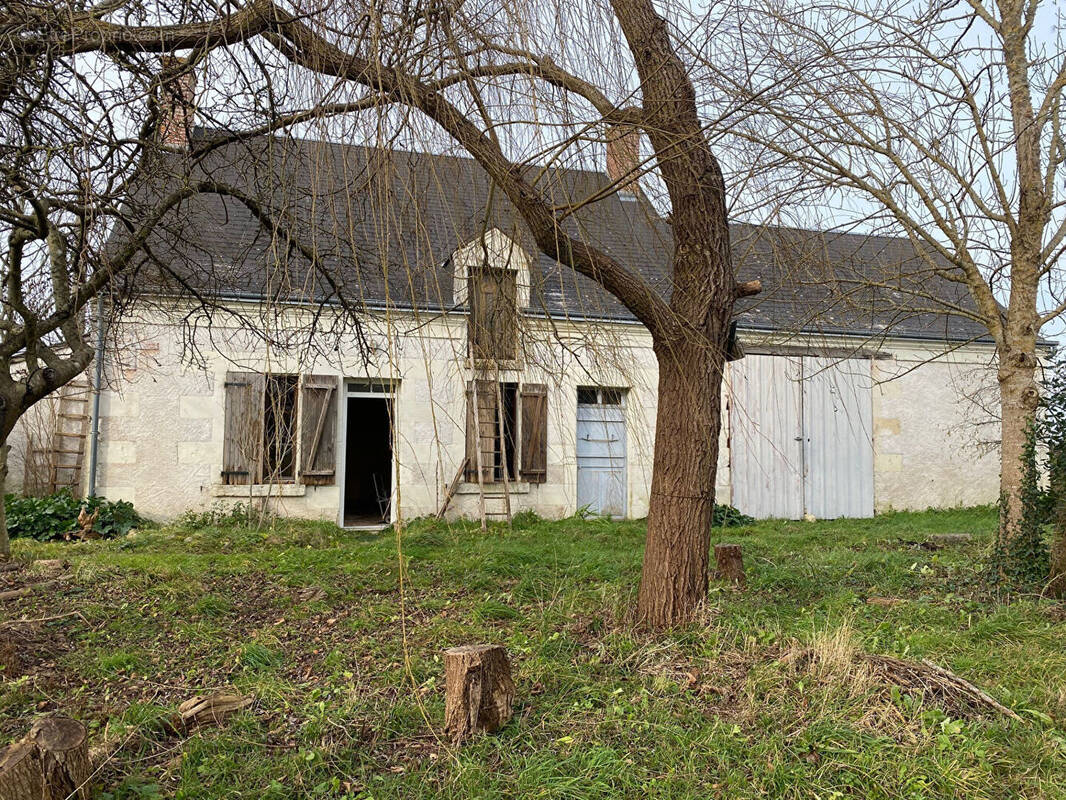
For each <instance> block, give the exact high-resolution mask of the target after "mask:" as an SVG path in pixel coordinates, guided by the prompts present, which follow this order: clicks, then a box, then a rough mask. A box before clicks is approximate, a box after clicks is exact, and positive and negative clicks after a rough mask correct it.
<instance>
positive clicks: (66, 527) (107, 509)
mask: <svg viewBox="0 0 1066 800" xmlns="http://www.w3.org/2000/svg"><path fill="white" fill-rule="evenodd" d="M82 507H85V508H87V509H88V511H89V513H92V512H94V511H97V510H99V512H100V516H99V517H97V520H96V522H95V523H94V524H93V530H94V531H96V532H97V533H98V534H100V536H102V537H104V538H105V539H110V538H113V537H115V536H124V535H126V534H127V533H128V532H129V531H130V529H131V528H134V527H138V526H142V525H144V524H145V523H146V522H147V520H145V519H144V518H143V517H142V516H141V515H140V514H138V513H137V512H136V510H134V508H133V503H130V502H127V501H126V500H115V501H111V500H107V499H105V498H103V497H89V498H86V499H85V500H79V499H77V498H76V497H74V496H73V495H72V494H71V493H70V492H57V493H56V494H52V495H48V496H47V497H22V496H20V495H15V494H9V495H6V496H5V497H4V508H5V511H6V512H7V532H8V535H9V536H11V537H12V538H14V537H17V536H23V537H29V538H31V539H38V540H40V541H42V542H44V541H49V540H54V539H62V538H64V537H65V536H66V535H67V534H68V533H70V532H71V531H72V530H74V529H75V528H77V526H78V512H79V511H81V509H82Z"/></svg>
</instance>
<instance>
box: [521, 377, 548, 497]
mask: <svg viewBox="0 0 1066 800" xmlns="http://www.w3.org/2000/svg"><path fill="white" fill-rule="evenodd" d="M520 394H521V404H522V453H521V456H522V462H521V463H522V466H521V469H520V470H519V473H520V476H521V478H522V480H525V481H529V482H530V483H544V482H545V481H546V480H547V479H548V387H547V386H545V385H544V384H543V383H526V384H523V385H522V389H521V392H520Z"/></svg>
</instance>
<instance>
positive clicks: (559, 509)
mask: <svg viewBox="0 0 1066 800" xmlns="http://www.w3.org/2000/svg"><path fill="white" fill-rule="evenodd" d="M309 314H310V312H305V311H299V310H297V311H289V312H285V313H284V314H280V315H277V316H276V319H275V321H274V323H272V324H276V325H277V327H278V330H279V331H280V330H305V329H306V325H307V324H308V322H309V319H310V317H309ZM182 318H183V314H182V313H180V311H179V310H175V313H174V314H173V315H172V317H171V318H169V319H168V318H166V317H165V316H161V315H160V313H159V311H158V309H156V310H153V312H152V316H151V319H130V320H128V321H127V322H125V323H123V326H122V330H121V331H120V335H119V336H118V337H117V338H118V339H119V340H121V341H124V342H127V343H128V344H126V345H124V346H122V347H121V348H120V352H121V358H116V357H114V356H111V357H109V358H108V359H107V376H108V377H107V387H108V388H106V389H105V392H104V394H103V396H102V398H101V420H100V422H101V425H100V427H101V436H100V444H99V448H100V449H99V473H98V480H97V487H98V493H99V494H102V495H104V496H106V497H109V498H112V499H127V500H131V501H132V502H134V503H135V504H136V506H137V507H138V508H139V509H140V510H141V511H142V512H143V513H145V514H147V515H149V516H152V517H156V518H159V519H169V518H173V517H175V516H177V515H179V514H181V513H183V512H185V511H187V510H197V509H203V508H206V507H209V506H211V505H212V504H213V503H217V502H223V503H229V502H235V501H236V500H237V499H247V498H248V496H249V494H251V495H253V496H254V497H253V499H254V501H255V502H256V503H263V502H265V503H268V504H269V505H270V506H271V507H272V508H274V509H276V510H277V511H279V512H281V513H284V514H288V515H293V516H300V517H312V518H322V519H328V520H339V515H340V507H341V485H340V481H339V480H338V484H337V485H334V486H319V487H314V486H308V487H304V486H286V487H277V486H274V487H253V488H252V489H249V488H248V487H221V486H220V485H219V484H220V470H221V461H222V442H223V433H224V430H223V424H224V387H223V383H224V379H225V374H226V372H227V371H228V370H253V371H272V372H279V373H283V372H295V373H304V374H308V373H315V374H334V375H338V376H341V377H344V378H347V379H352V380H365V379H367V378H388V379H392V380H394V381H396V385H397V387H398V388H397V395H396V400H395V421H394V422H395V454H394V456H395V458H394V475H395V478H394V481H393V484H394V489H395V492H396V495H395V498H394V509H395V513H397V514H399V515H400V516H402V517H403V518H405V519H410V518H413V517H417V516H422V515H427V514H433V513H435V512H436V510H437V509H438V507H439V505H440V503H441V500H442V497H443V494H444V491H445V487H446V486H447V485H448V483H449V482H450V481H451V480H452V478H453V476H454V475H455V471H456V469H457V467H458V465H459V463H460V462H461V460H462V459H463V456H464V454H465V430H464V429H465V422H466V416H465V415H466V406H465V404H466V398H465V387H466V382H467V381H468V380H469V379H470V377H471V376H470V370H469V367H468V364H467V360H466V358H465V349H466V317H465V315H463V314H451V315H436V316H430V317H427V316H426V315H416V314H409V313H393V314H390V315H381V316H378V317H374V318H371V319H367V320H365V322H364V324H365V326H366V333H367V341H369V343H370V345H371V348H372V352H371V353H369V354H368V355H369V361H370V363H369V366H365V365H364V360H363V353H362V351H361V350H360V349H359V347H358V346H357V342H356V340H355V338H354V337H352V336H350V335H342V336H335V337H332V338H331V335H330V334H325V333H323V334H322V335H321V336H319V337H317V338H316V339H315V344H316V346H315V347H314V348H313V349H308V348H306V347H304V348H300V347H298V346H293V345H292V343H289V346H287V347H285V348H284V349H280V350H279V349H276V348H274V347H272V346H269V345H268V344H267V343H266V341H265V339H264V337H263V336H261V335H253V334H251V333H249V332H248V331H247V330H245V329H242V328H239V327H237V326H232V327H228V326H227V325H226V324H225V323H224V322H222V321H220V320H216V321H214V322H213V323H212V325H211V326H205V325H200V326H198V327H197V328H196V330H195V332H192V333H190V332H189V330H188V329H187V328H186V327H185V326H183V324H182V323H181V320H182ZM319 326H320V329H321V330H322V331H327V330H330V327H331V326H330V325H328V324H326V322H325V321H322V320H320V321H319ZM521 335H522V339H523V346H522V351H523V353H524V356H523V359H522V362H521V363H520V364H519V365H517V366H518V369H516V370H510V371H506V372H501V373H500V376H499V377H500V380H502V381H522V382H526V383H545V384H547V385H548V392H549V394H548V413H549V424H548V480H547V482H546V483H544V484H539V485H538V484H532V485H526V484H517V485H515V486H513V487H512V488H513V492H512V498H511V499H512V510H513V511H514V512H518V511H521V510H523V509H532V510H535V511H536V512H537V513H539V514H541V515H542V516H546V517H562V516H566V515H569V514H573V513H574V512H575V511H576V510H577V498H576V488H577V462H576V442H575V435H576V422H575V419H576V405H577V387H578V386H593V385H600V386H616V387H624V388H627V389H628V393H627V397H626V419H627V467H628V472H627V478H628V512H629V515H630V516H632V517H642V516H645V515H646V514H647V508H648V490H649V487H650V483H651V468H652V449H653V442H654V419H655V411H656V405H657V398H656V384H657V375H658V371H657V366H656V362H655V358H654V354H653V352H652V349H651V340H650V337H649V336H648V334H647V332H646V331H645V330H644V329H643V328H642V327H640V326H638V325H632V324H617V323H610V324H608V323H571V322H566V321H563V320H553V321H551V322H549V321H547V320H544V319H538V318H532V317H527V318H524V320H523V325H522V334H521ZM274 338H278V337H274ZM296 339H297V340H298V339H299V337H296ZM745 341H746V343H747V344H749V346H750V345H752V344H755V343H760V342H761V343H763V344H765V340H764V339H763V338H762V337H754V336H750V335H748V336H746V337H745ZM789 343H790V345H791V346H796V345H797V344H800V342H799V341H798V340H797V338H796V337H791V338H790V340H789ZM809 343H810V344H816V345H818V346H823V347H824V346H835V347H841V346H849V344H850V345H853V346H855V347H860V346H862V343H861V342H851V343H849V342H848V341H847V340H845V339H836V340H834V341H832V342H830V341H827V340H825V339H824V338H822V339H819V341H818V342H816V343H815V342H809ZM877 349H878V350H879V351H880V352H881V353H882V354H888V355H889V356H890V357H889V358H879V359H875V360H874V361H873V367H872V371H873V378H874V381H875V385H874V388H873V417H874V437H875V441H874V448H875V451H874V452H875V461H874V480H875V505H876V508H877V510H878V511H884V510H888V509H924V508H928V507H946V506H956V505H971V504H977V503H990V502H994V501H995V499H996V495H997V492H998V488H997V486H998V461H997V458H998V452H997V450H996V448H995V447H994V446H992V447H987V446H986V447H984V448H983V449H982V448H981V446H980V445H981V442H982V440H985V439H989V438H992V439H994V438H995V436H996V435H997V432H996V430H995V428H994V427H990V426H989V425H987V424H985V425H983V426H982V425H977V424H975V423H978V422H984V423H988V422H989V421H990V419H991V417H990V416H989V413H988V412H987V411H986V410H982V409H981V408H980V407H979V406H978V405H976V404H975V403H974V398H977V399H980V395H981V391H982V390H983V391H985V394H984V399H985V400H986V401H987V400H988V397H989V395H988V394H987V390H988V388H989V385H990V382H991V388H992V390H993V393H994V388H995V386H994V384H995V381H994V370H993V369H992V368H991V358H992V354H991V351H990V349H989V348H987V347H983V346H978V345H970V346H968V347H966V348H962V349H959V350H956V351H954V352H951V353H948V354H944V353H943V352H942V351H937V350H931V349H929V348H928V347H925V346H921V345H916V344H913V343H908V342H904V341H899V340H888V341H884V342H881V343H879V345H878V347H877ZM120 362H121V363H120ZM728 380H729V373H728V370H727V374H726V381H727V384H728ZM727 398H728V389H727V388H726V389H725V390H724V392H723V400H726V399H727ZM341 399H342V400H343V394H342V396H341ZM993 399H994V398H993ZM993 408H994V403H993ZM339 409H340V414H341V417H340V420H339V424H338V426H337V443H336V445H337V453H338V464H337V474H338V477H340V476H343V472H344V464H343V453H344V447H343V437H344V430H345V418H344V417H345V414H344V410H345V404H344V403H343V402H341V403H340V404H339ZM727 419H728V415H727V414H726V413H725V412H724V409H723V420H727ZM729 444H730V438H729V431H728V429H727V428H726V427H725V426H723V430H722V434H721V440H720V447H721V454H720V460H719V463H720V466H719V475H718V481H717V483H718V500H719V502H729V500H730V497H731V492H730V485H729V463H730V453H729ZM237 493H240V495H241V496H242V497H241V498H238V497H235V496H234V495H235V494H237ZM478 507H479V501H478V495H477V492H476V487H474V486H464V487H461V489H460V492H459V493H458V494H457V496H456V497H455V499H454V500H453V502H452V504H451V506H450V509H449V515H450V516H453V517H454V516H467V517H476V516H477V515H478Z"/></svg>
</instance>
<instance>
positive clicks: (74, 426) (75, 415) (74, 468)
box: [48, 382, 89, 495]
mask: <svg viewBox="0 0 1066 800" xmlns="http://www.w3.org/2000/svg"><path fill="white" fill-rule="evenodd" d="M88 425H89V384H88V383H87V382H77V383H70V384H68V385H66V386H64V387H63V388H62V389H61V390H60V392H59V401H58V403H57V408H56V417H55V426H54V427H53V429H52V446H51V448H50V449H49V452H48V485H49V486H48V488H49V489H50V490H51V491H52V492H58V491H60V490H61V489H69V490H70V491H71V492H73V493H74V494H75V495H78V494H79V493H80V491H81V473H82V464H83V461H84V459H85V442H86V435H87V433H88Z"/></svg>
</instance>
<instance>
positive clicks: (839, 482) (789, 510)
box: [729, 355, 874, 519]
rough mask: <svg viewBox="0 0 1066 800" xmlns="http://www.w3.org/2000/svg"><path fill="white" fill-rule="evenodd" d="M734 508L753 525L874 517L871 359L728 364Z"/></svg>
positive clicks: (767, 359)
mask: <svg viewBox="0 0 1066 800" xmlns="http://www.w3.org/2000/svg"><path fill="white" fill-rule="evenodd" d="M730 369H731V377H732V394H731V398H730V411H729V414H730V417H729V419H730V455H731V458H732V462H731V467H732V471H731V480H732V486H733V505H735V506H736V507H737V508H738V509H740V510H741V511H743V512H744V513H746V514H750V515H752V516H753V517H756V518H759V519H766V518H769V517H780V518H785V519H799V518H800V517H802V516H803V515H804V513H809V514H813V515H814V516H816V517H818V518H820V519H832V518H836V517H871V516H873V504H874V498H873V425H872V384H871V380H870V361H869V359H844V360H839V359H831V358H819V357H812V356H767V355H750V356H746V357H744V358H743V359H741V360H739V361H734V362H732V363H731V364H730Z"/></svg>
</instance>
